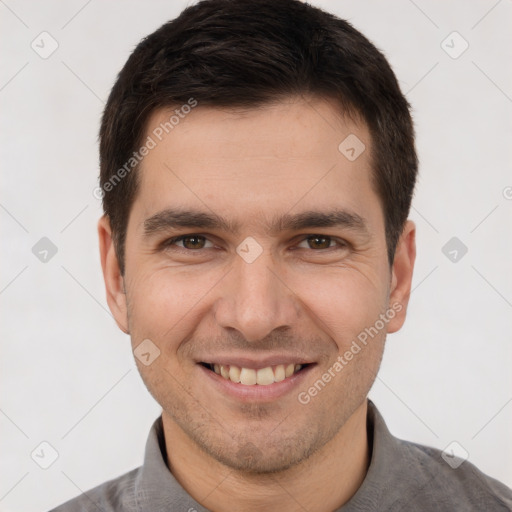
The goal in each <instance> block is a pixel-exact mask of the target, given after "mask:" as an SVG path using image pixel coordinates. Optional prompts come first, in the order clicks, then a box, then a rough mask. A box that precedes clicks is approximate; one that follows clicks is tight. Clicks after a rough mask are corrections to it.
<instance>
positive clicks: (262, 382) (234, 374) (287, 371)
mask: <svg viewBox="0 0 512 512" xmlns="http://www.w3.org/2000/svg"><path fill="white" fill-rule="evenodd" d="M210 368H212V369H213V371H214V372H215V373H216V374H217V375H222V377H224V378H225V379H226V380H230V381H232V382H236V383H241V384H243V385H244V386H254V385H255V384H258V385H259V386H269V385H270V384H273V383H274V382H281V381H283V380H284V379H286V378H288V377H291V376H292V375H293V374H294V373H297V372H298V371H299V370H300V369H301V368H302V365H301V364H293V363H290V364H288V365H286V366H285V365H284V364H279V365H277V366H267V367H266V368H260V369H259V370H254V369H252V368H240V367H238V366H234V365H222V364H217V363H215V364H213V365H210Z"/></svg>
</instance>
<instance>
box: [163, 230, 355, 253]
mask: <svg viewBox="0 0 512 512" xmlns="http://www.w3.org/2000/svg"><path fill="white" fill-rule="evenodd" d="M193 237H201V238H204V239H205V240H208V241H210V242H211V240H209V239H208V237H207V236H205V235H201V234H199V233H190V234H187V235H180V236H176V237H173V238H169V239H168V240H165V241H164V242H163V243H162V244H161V245H162V248H163V249H168V248H169V247H172V246H173V245H174V244H175V243H176V242H181V241H183V240H184V239H185V238H193ZM314 237H317V238H326V239H329V240H330V241H331V242H334V243H337V244H338V249H346V248H348V247H349V243H348V242H346V241H345V240H343V239H341V238H335V237H332V236H328V235H321V234H313V235H305V236H304V237H303V238H302V239H301V240H300V241H299V243H301V242H303V241H306V240H308V239H309V238H314ZM212 243H213V242H212ZM176 249H177V250H179V251H181V252H187V253H193V252H200V251H201V250H203V249H211V247H206V248H201V249H186V248H185V247H177V246H176ZM332 249H335V247H328V248H327V249H318V250H315V249H310V250H311V251H313V252H325V251H330V250H332Z"/></svg>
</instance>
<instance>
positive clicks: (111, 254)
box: [98, 215, 129, 334]
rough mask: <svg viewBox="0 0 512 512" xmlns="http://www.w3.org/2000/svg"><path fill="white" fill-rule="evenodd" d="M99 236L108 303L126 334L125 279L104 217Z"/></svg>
mask: <svg viewBox="0 0 512 512" xmlns="http://www.w3.org/2000/svg"><path fill="white" fill-rule="evenodd" d="M98 236H99V242H100V256H101V268H102V269H103V280H104V281H105V289H106V292H107V303H108V307H109V308H110V311H111V312H112V315H114V319H115V321H116V323H117V325H118V327H119V329H121V330H122V331H123V332H124V333H126V334H129V330H128V308H127V304H126V294H125V291H124V279H123V276H122V275H121V271H120V269H119V262H118V260H117V254H116V251H115V248H114V242H113V240H112V229H111V228H110V221H109V219H108V217H107V216H106V215H103V217H101V219H100V220H99V222H98Z"/></svg>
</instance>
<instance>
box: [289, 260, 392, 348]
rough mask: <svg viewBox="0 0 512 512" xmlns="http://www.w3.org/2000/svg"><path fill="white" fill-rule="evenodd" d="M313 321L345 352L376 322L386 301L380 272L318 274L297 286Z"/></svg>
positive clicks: (346, 271)
mask: <svg viewBox="0 0 512 512" xmlns="http://www.w3.org/2000/svg"><path fill="white" fill-rule="evenodd" d="M295 289H296V290H297V291H298V293H297V295H298V296H299V297H301V300H302V301H303V303H304V305H305V306H306V308H307V312H308V314H309V315H310V317H311V320H312V321H313V323H316V324H317V326H318V328H319V329H320V330H323V331H324V332H325V333H326V334H327V335H328V336H329V337H331V338H332V339H333V340H334V341H335V343H336V344H337V346H338V349H339V351H340V352H341V351H343V350H345V349H346V348H347V346H348V345H350V344H351V342H352V340H353V339H355V338H356V337H357V336H358V335H359V333H360V332H362V331H364V329H365V328H367V327H370V326H372V325H374V324H375V321H376V320H377V319H378V318H379V314H380V313H381V312H382V311H383V308H384V307H385V304H386V287H385V286H383V285H382V280H381V279H380V278H379V276H377V275H373V276H368V275H365V274H362V273H360V272H358V271H356V270H354V269H343V270H339V271H337V272H330V273H325V274H324V275H320V274H318V275H317V276H315V278H314V279H308V280H307V281H306V282H303V283H302V284H299V282H297V284H296V285H295Z"/></svg>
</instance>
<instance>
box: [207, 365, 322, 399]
mask: <svg viewBox="0 0 512 512" xmlns="http://www.w3.org/2000/svg"><path fill="white" fill-rule="evenodd" d="M197 366H198V367H199V371H201V372H203V374H204V375H205V377H206V378H208V379H210V382H212V385H213V386H215V387H216V389H218V390H219V391H220V392H221V393H222V394H223V395H227V396H231V397H233V398H236V399H237V400H239V401H242V402H255V401H256V402H258V401H259V402H267V401H271V400H275V399H277V398H280V397H282V396H284V395H286V394H287V393H290V392H291V391H292V390H293V389H295V388H298V387H300V385H301V383H304V379H305V378H306V376H307V374H308V373H309V372H310V371H311V370H312V369H313V367H314V366H316V365H315V364H310V365H308V366H306V368H303V369H302V370H300V371H299V372H297V373H294V374H293V375H292V376H291V377H287V378H286V379H284V380H282V381H281V382H274V383H273V384H269V385H268V386H262V385H259V384H254V385H252V386H246V385H245V384H240V383H236V382H232V381H230V380H228V379H225V378H224V377H222V376H221V375H219V374H217V373H215V372H213V371H211V370H208V369H207V368H205V367H204V366H203V365H201V364H198V365H197Z"/></svg>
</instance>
